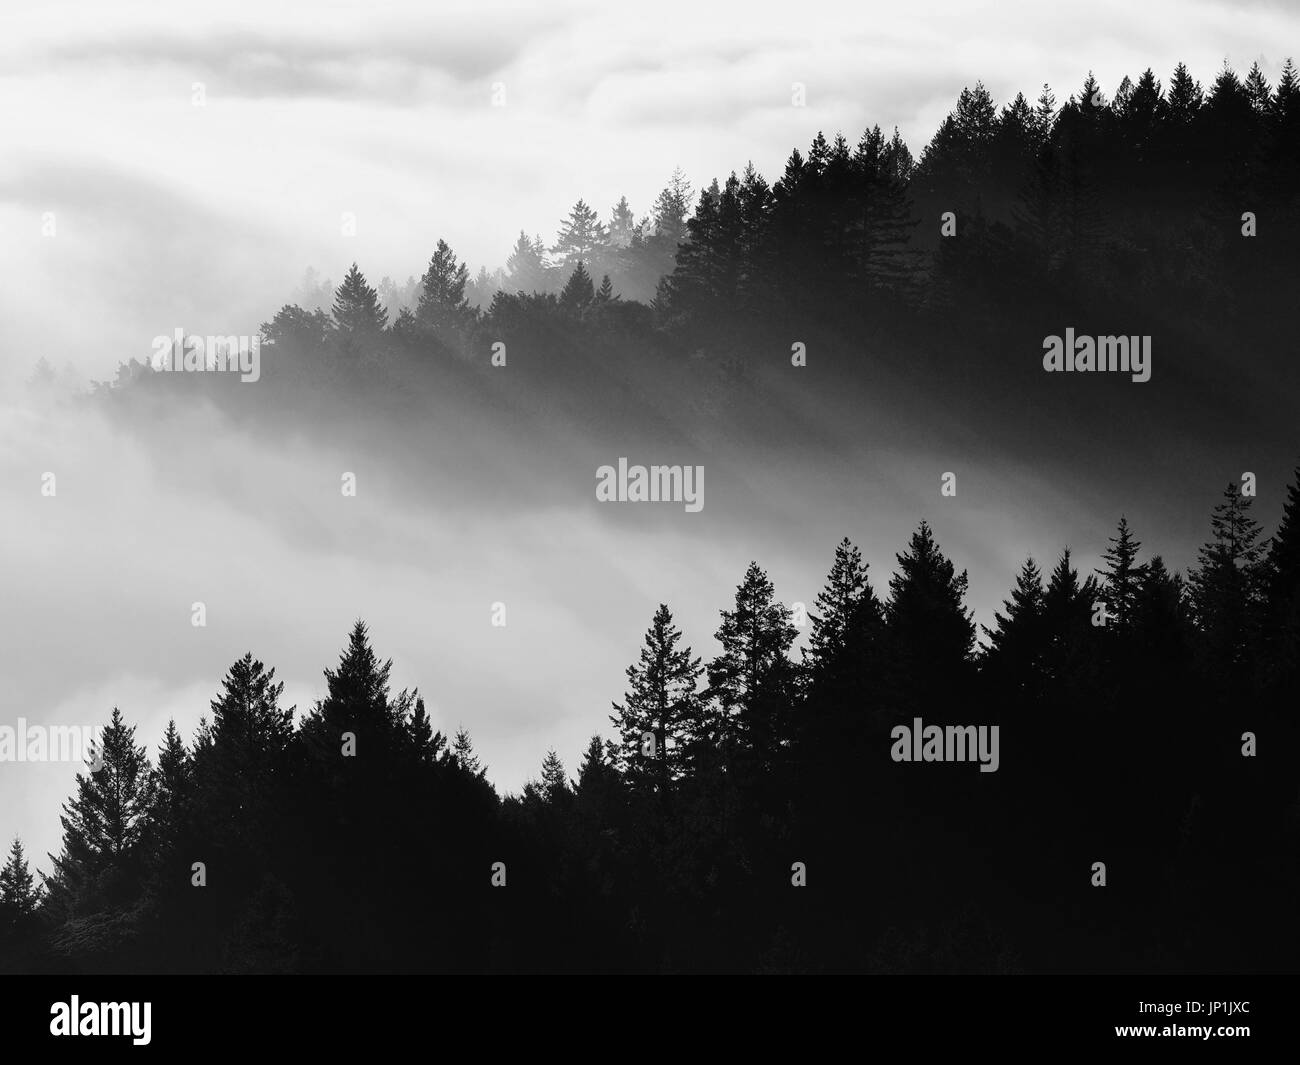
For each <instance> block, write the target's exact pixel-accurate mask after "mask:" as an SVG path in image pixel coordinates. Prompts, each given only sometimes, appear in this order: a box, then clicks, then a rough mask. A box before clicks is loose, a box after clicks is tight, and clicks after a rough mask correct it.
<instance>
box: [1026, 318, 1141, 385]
mask: <svg viewBox="0 0 1300 1065" xmlns="http://www.w3.org/2000/svg"><path fill="white" fill-rule="evenodd" d="M1043 351H1044V355H1043V369H1044V370H1046V371H1047V372H1048V373H1061V372H1065V373H1086V372H1087V371H1089V370H1100V371H1103V372H1118V373H1127V374H1132V375H1133V380H1134V381H1137V382H1139V383H1141V382H1144V381H1150V380H1151V338H1150V337H1149V336H1136V337H1120V336H1104V337H1103V336H1099V337H1087V336H1083V337H1076V336H1075V335H1074V328H1073V327H1070V328H1069V329H1067V330H1066V331H1065V337H1064V339H1062V338H1061V337H1059V336H1055V335H1053V336H1049V337H1043Z"/></svg>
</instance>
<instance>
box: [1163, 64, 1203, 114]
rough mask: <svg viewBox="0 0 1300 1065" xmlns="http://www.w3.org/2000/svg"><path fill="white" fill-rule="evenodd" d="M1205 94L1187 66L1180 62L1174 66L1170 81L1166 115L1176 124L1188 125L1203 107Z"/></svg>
mask: <svg viewBox="0 0 1300 1065" xmlns="http://www.w3.org/2000/svg"><path fill="white" fill-rule="evenodd" d="M1204 98H1205V94H1204V91H1203V90H1202V89H1201V86H1200V83H1199V82H1197V81H1196V80H1195V79H1194V78H1193V77H1192V76H1191V74H1189V73H1188V72H1187V67H1186V65H1185V64H1183V63H1179V64H1178V66H1176V67H1175V68H1174V76H1173V77H1172V78H1171V79H1170V81H1169V94H1168V96H1167V97H1166V108H1167V110H1166V115H1167V116H1168V120H1169V121H1170V122H1171V123H1172V124H1173V125H1174V126H1186V125H1188V124H1190V123H1191V121H1192V119H1193V118H1195V117H1196V114H1197V112H1198V111H1200V109H1201V105H1202V104H1203V103H1204Z"/></svg>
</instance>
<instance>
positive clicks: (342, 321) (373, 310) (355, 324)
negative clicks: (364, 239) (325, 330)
mask: <svg viewBox="0 0 1300 1065" xmlns="http://www.w3.org/2000/svg"><path fill="white" fill-rule="evenodd" d="M334 321H335V323H336V324H337V325H338V327H339V329H341V330H343V331H344V332H345V333H347V334H350V335H356V336H374V335H376V334H378V333H381V332H383V329H384V327H385V326H386V325H387V324H388V312H387V311H386V310H385V309H384V308H383V306H381V305H380V303H379V293H378V292H376V291H375V290H374V289H373V288H371V287H370V285H368V284H366V279H365V277H364V276H363V275H362V273H361V271H360V270H359V269H358V268H357V264H356V263H353V264H352V266H351V267H350V268H349V269H348V273H347V277H345V278H344V279H343V284H341V285H339V287H338V289H337V291H336V292H335V293H334Z"/></svg>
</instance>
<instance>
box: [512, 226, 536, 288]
mask: <svg viewBox="0 0 1300 1065" xmlns="http://www.w3.org/2000/svg"><path fill="white" fill-rule="evenodd" d="M506 282H507V284H508V285H509V287H510V289H511V290H512V291H514V292H522V293H525V294H527V293H531V292H540V291H541V290H542V288H543V287H544V285H545V283H546V259H545V254H544V252H543V250H542V249H541V248H540V247H539V246H538V244H537V243H535V242H534V241H532V240H530V239H529V238H528V236H527V235H526V234H525V233H524V231H523V230H522V229H521V230H520V231H519V239H518V240H516V241H515V246H514V248H513V249H512V250H511V252H510V257H509V258H508V259H506Z"/></svg>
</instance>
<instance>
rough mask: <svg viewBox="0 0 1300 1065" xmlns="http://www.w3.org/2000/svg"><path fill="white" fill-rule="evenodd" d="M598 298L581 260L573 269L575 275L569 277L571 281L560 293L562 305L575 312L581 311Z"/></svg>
mask: <svg viewBox="0 0 1300 1065" xmlns="http://www.w3.org/2000/svg"><path fill="white" fill-rule="evenodd" d="M595 298H596V290H595V288H594V287H593V286H592V283H591V275H590V274H589V273H587V269H586V267H585V266H583V265H582V260H581V259H579V260H578V263H577V265H576V266H574V268H573V273H571V274H570V275H569V280H568V281H566V282H565V283H564V289H563V290H562V291H561V292H560V303H561V304H562V305H563V306H565V307H568V308H570V309H572V310H575V311H580V310H582V309H583V308H584V307H586V306H587V305H588V304H590V303H591V302H592V300H594V299H595Z"/></svg>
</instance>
